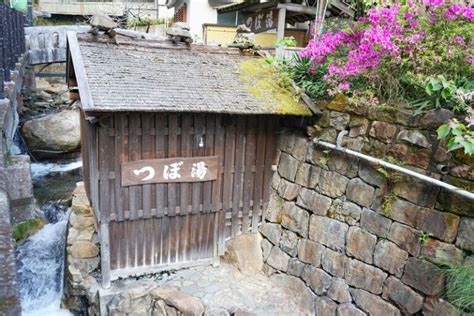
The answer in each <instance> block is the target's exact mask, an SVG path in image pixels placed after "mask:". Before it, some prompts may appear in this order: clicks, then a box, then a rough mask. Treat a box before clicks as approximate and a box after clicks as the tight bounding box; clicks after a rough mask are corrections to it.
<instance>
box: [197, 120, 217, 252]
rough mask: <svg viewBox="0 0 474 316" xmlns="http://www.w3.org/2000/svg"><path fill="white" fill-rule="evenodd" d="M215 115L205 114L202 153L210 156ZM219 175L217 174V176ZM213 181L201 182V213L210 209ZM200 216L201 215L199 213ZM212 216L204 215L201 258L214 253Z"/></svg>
mask: <svg viewBox="0 0 474 316" xmlns="http://www.w3.org/2000/svg"><path fill="white" fill-rule="evenodd" d="M215 124H216V116H215V115H206V131H205V147H204V148H205V149H204V153H203V155H205V156H212V155H215V153H216V151H215V136H216V134H215V132H216V128H215V127H216V125H215ZM218 168H219V167H218ZM220 176H221V175H220V174H219V177H220ZM213 183H214V184H215V181H207V182H204V184H203V199H202V205H203V208H202V209H203V213H204V214H208V213H210V212H211V211H212V192H213V191H212V186H213ZM201 216H202V215H201ZM213 218H214V216H212V215H211V214H208V215H206V217H205V220H203V221H202V223H203V233H202V234H203V236H204V237H203V238H204V240H205V242H204V243H202V245H201V250H200V253H201V254H202V255H201V256H202V258H206V257H207V256H206V252H207V253H209V251H212V253H214V247H215V246H216V242H217V239H216V238H214V233H213V232H212V233H211V229H212V227H213V226H214V220H213Z"/></svg>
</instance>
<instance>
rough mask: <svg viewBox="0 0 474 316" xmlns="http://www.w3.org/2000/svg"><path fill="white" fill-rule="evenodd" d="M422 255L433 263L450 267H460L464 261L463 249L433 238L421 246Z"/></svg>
mask: <svg viewBox="0 0 474 316" xmlns="http://www.w3.org/2000/svg"><path fill="white" fill-rule="evenodd" d="M421 255H422V256H423V257H424V258H426V259H427V260H429V261H431V262H433V263H436V264H443V265H448V266H459V265H462V264H463V261H464V254H463V251H462V250H461V249H459V248H457V247H456V246H454V245H453V244H448V243H444V242H441V241H438V240H436V239H431V238H430V239H428V240H427V241H426V242H425V243H424V244H423V245H422V246H421Z"/></svg>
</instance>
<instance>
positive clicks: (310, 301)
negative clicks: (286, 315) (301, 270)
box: [270, 274, 315, 315]
mask: <svg viewBox="0 0 474 316" xmlns="http://www.w3.org/2000/svg"><path fill="white" fill-rule="evenodd" d="M270 281H271V282H272V283H274V284H275V285H276V286H283V287H284V288H285V289H286V290H287V291H288V292H289V293H298V295H294V296H293V297H294V299H295V300H296V301H297V303H298V306H300V307H301V308H302V309H303V311H302V312H303V315H314V313H315V311H314V299H315V295H314V294H313V293H311V290H310V289H308V287H307V286H306V285H305V284H304V282H303V281H301V279H299V278H296V277H293V276H289V275H285V274H274V275H272V276H271V277H270Z"/></svg>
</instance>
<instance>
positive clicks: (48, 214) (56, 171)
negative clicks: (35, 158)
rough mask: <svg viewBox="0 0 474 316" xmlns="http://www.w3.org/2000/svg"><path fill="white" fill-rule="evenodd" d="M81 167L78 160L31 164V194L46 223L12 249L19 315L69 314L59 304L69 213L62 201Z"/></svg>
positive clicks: (45, 315) (68, 194)
mask: <svg viewBox="0 0 474 316" xmlns="http://www.w3.org/2000/svg"><path fill="white" fill-rule="evenodd" d="M81 167H82V162H81V161H68V162H66V163H64V162H63V163H46V162H45V163H32V164H31V171H32V177H33V187H34V192H35V198H36V200H37V201H38V202H39V203H40V204H39V205H42V206H41V209H40V212H41V215H42V217H43V218H45V220H46V221H47V224H46V225H45V226H44V227H43V228H42V229H41V230H39V231H38V232H37V233H36V234H35V235H33V236H31V237H29V238H28V239H26V240H25V241H24V242H23V243H21V244H20V245H18V246H17V249H16V261H17V278H18V283H19V287H20V297H21V306H22V313H23V315H26V316H63V315H71V313H70V312H69V311H67V310H64V309H61V308H60V303H61V296H62V294H63V283H64V261H65V251H66V229H67V223H68V217H69V212H68V208H67V206H65V205H64V204H63V203H64V201H67V200H68V198H70V197H71V193H72V190H73V189H74V187H75V184H76V182H78V181H80V180H81V178H82V176H81V172H80V170H81V169H80V168H81Z"/></svg>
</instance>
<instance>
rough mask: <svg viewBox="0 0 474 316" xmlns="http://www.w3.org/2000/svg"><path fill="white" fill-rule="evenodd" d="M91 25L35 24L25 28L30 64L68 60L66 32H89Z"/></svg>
mask: <svg viewBox="0 0 474 316" xmlns="http://www.w3.org/2000/svg"><path fill="white" fill-rule="evenodd" d="M88 30H90V26H86V25H84V26H78V25H71V26H33V27H26V28H25V40H26V51H27V53H28V63H29V65H40V64H52V63H64V62H66V34H67V32H69V31H74V32H79V33H82V32H87V31H88Z"/></svg>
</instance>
